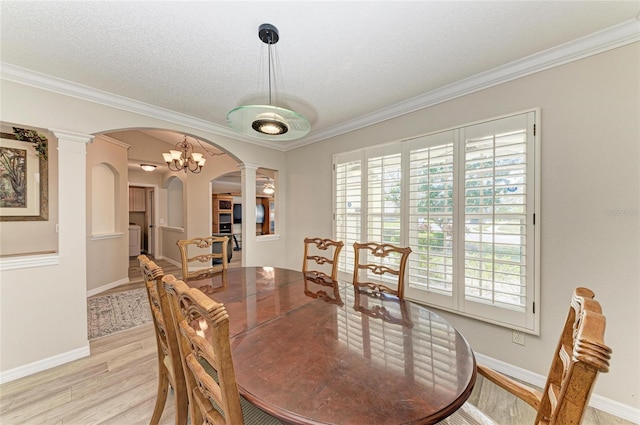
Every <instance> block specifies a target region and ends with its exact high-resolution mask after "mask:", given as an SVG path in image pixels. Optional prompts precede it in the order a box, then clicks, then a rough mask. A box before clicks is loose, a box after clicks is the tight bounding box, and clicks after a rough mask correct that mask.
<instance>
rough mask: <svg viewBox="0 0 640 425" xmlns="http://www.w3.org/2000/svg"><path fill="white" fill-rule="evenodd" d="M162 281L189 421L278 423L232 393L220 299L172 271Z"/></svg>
mask: <svg viewBox="0 0 640 425" xmlns="http://www.w3.org/2000/svg"><path fill="white" fill-rule="evenodd" d="M163 283H164V287H165V290H166V293H167V295H168V298H169V300H170V305H171V311H172V318H173V320H174V324H175V326H176V330H177V331H178V341H179V348H180V353H181V360H182V365H183V369H184V371H185V378H186V379H185V380H186V384H187V392H188V394H189V414H190V417H191V423H192V424H221V425H222V424H226V425H242V424H264V425H270V424H281V422H280V421H279V420H278V419H276V418H274V417H273V416H270V415H269V414H267V413H265V412H264V411H262V410H260V409H258V408H257V407H255V406H254V405H252V404H251V403H249V402H248V401H247V400H246V399H245V398H244V397H242V396H240V394H239V393H238V386H237V384H236V377H235V369H234V367H233V359H232V357H231V346H230V341H229V315H228V314H227V311H226V309H225V306H224V304H221V303H218V302H216V301H214V300H213V299H211V298H209V297H208V296H207V295H205V294H204V293H202V292H201V291H200V290H198V289H196V288H190V287H188V286H187V284H186V283H184V282H183V281H181V280H177V279H176V278H175V277H174V276H171V275H168V276H165V277H164V279H163Z"/></svg>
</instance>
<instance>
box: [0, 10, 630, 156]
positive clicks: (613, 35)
mask: <svg viewBox="0 0 640 425" xmlns="http://www.w3.org/2000/svg"><path fill="white" fill-rule="evenodd" d="M638 41H640V22H639V21H638V19H632V20H629V21H626V22H623V23H622V24H620V25H616V26H614V27H611V28H607V29H604V30H602V31H598V32H596V33H593V34H590V35H587V36H585V37H582V38H579V39H577V40H574V41H571V42H568V43H565V44H562V45H559V46H556V47H553V48H551V49H548V50H545V51H543V52H539V53H535V54H533V55H530V56H527V57H525V58H522V59H519V60H517V61H514V62H511V63H508V64H505V65H502V66H500V67H497V68H494V69H492V70H489V71H486V72H483V73H480V74H477V75H474V76H472V77H469V78H466V79H463V80H460V81H458V82H455V83H452V84H449V85H446V86H443V87H440V88H438V89H435V90H432V91H430V92H427V93H424V94H422V95H419V96H416V97H413V98H411V99H407V100H405V101H403V102H399V103H396V104H394V105H391V106H389V107H386V108H383V109H379V110H377V111H374V112H372V113H369V114H366V115H363V116H361V117H359V118H356V119H353V120H350V121H347V122H344V123H342V124H339V125H336V126H333V127H330V128H328V129H326V130H323V131H320V132H317V133H315V134H312V135H310V136H308V137H304V138H302V139H300V140H295V141H290V142H286V143H276V142H272V141H269V140H256V139H252V138H250V137H245V136H242V135H240V134H238V133H237V132H235V131H233V130H232V129H230V128H227V127H224V126H220V125H217V124H213V123H211V122H209V121H205V120H202V119H199V118H194V117H192V116H189V115H185V114H181V113H178V112H174V111H170V110H168V109H164V108H160V107H157V106H153V105H150V104H147V103H144V102H139V101H136V100H133V99H129V98H126V97H124V96H119V95H115V94H113V93H109V92H105V91H102V90H97V89H93V88H91V87H88V86H84V85H81V84H77V83H73V82H71V81H68V80H63V79H61V78H57V77H53V76H50V75H46V74H42V73H39V72H35V71H31V70H28V69H25V68H21V67H18V66H15V65H12V64H8V63H0V78H1V79H3V80H7V81H13V82H16V83H20V84H24V85H28V86H32V87H36V88H39V89H42V90H47V91H51V92H54V93H59V94H63V95H66V96H71V97H75V98H78V99H82V100H87V101H90V102H94V103H98V104H101V105H105V106H109V107H113V108H116V109H121V110H124V111H129V112H133V113H137V114H141V115H144V116H148V117H151V118H156V119H160V120H163V121H167V122H172V123H175V124H178V125H183V126H187V127H191V128H195V129H198V130H202V131H207V132H211V133H214V134H217V135H219V136H223V137H228V138H230V139H235V140H240V141H243V142H246V143H252V144H255V145H259V146H263V147H268V148H271V149H274V150H278V151H281V152H286V151H288V150H291V149H295V148H299V147H302V146H305V145H308V144H311V143H316V142H319V141H322V140H325V139H328V138H331V137H335V136H339V135H341V134H345V133H348V132H351V131H355V130H358V129H361V128H364V127H368V126H371V125H374V124H378V123H380V122H383V121H387V120H390V119H393V118H397V117H399V116H402V115H406V114H409V113H412V112H415V111H418V110H421V109H424V108H428V107H430V106H434V105H437V104H439V103H443V102H446V101H449V100H452V99H456V98H458V97H461V96H465V95H468V94H471V93H474V92H477V91H480V90H483V89H486V88H489V87H493V86H496V85H498V84H502V83H506V82H508V81H512V80H515V79H518V78H522V77H525V76H527V75H531V74H534V73H536V72H540V71H544V70H547V69H550V68H554V67H557V66H560V65H564V64H567V63H569V62H573V61H576V60H580V59H583V58H586V57H589V56H593V55H596V54H599V53H602V52H605V51H608V50H611V49H615V48H618V47H622V46H625V45H627V44H631V43H635V42H638Z"/></svg>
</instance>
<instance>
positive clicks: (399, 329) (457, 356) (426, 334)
mask: <svg viewBox="0 0 640 425" xmlns="http://www.w3.org/2000/svg"><path fill="white" fill-rule="evenodd" d="M218 279H219V278H218ZM188 283H189V285H190V286H194V287H199V288H201V289H202V290H203V292H205V293H208V294H209V296H210V297H212V298H214V299H215V300H216V301H218V302H223V303H224V304H225V306H226V308H227V311H228V312H229V318H230V333H231V347H232V352H233V361H234V366H235V371H236V379H237V382H238V387H239V390H240V393H241V394H242V395H243V396H244V397H245V398H247V400H249V401H250V402H251V403H253V404H255V405H256V406H258V407H260V408H261V409H263V410H265V411H267V412H269V413H270V414H272V415H273V416H276V417H278V418H280V419H282V420H283V421H285V422H287V423H293V424H339V425H350V424H353V425H364V424H366V425H374V424H381V425H382V424H384V425H391V424H433V423H437V422H438V421H440V420H442V419H444V418H446V417H447V416H449V415H450V414H452V413H453V412H454V411H455V410H457V409H458V408H459V407H460V406H462V404H463V403H464V402H465V401H466V399H467V398H468V397H469V395H470V394H471V390H472V389H473V385H474V383H475V379H476V367H475V366H476V365H475V358H474V355H473V351H472V350H471V347H470V346H469V344H468V343H467V341H466V340H465V339H464V337H463V336H462V335H460V333H459V332H458V331H457V330H456V329H455V328H454V327H453V326H452V325H451V324H450V323H448V322H447V321H446V320H445V319H443V318H442V317H440V316H439V315H437V314H436V313H434V312H432V311H430V310H429V309H428V308H426V307H424V306H421V305H419V304H416V303H413V302H410V301H406V300H404V301H400V300H398V299H397V298H395V297H392V296H390V297H384V296H379V295H373V294H370V293H360V292H358V291H356V292H354V288H353V285H351V284H339V285H338V286H337V287H336V288H332V287H326V286H319V285H316V284H314V283H311V282H306V281H305V279H304V276H303V274H302V272H300V271H293V270H286V269H278V268H271V267H243V268H237V269H236V268H234V269H229V270H228V272H227V284H226V285H223V286H221V285H220V282H219V280H218V281H217V280H216V277H214V278H212V279H210V280H204V281H190V282H188Z"/></svg>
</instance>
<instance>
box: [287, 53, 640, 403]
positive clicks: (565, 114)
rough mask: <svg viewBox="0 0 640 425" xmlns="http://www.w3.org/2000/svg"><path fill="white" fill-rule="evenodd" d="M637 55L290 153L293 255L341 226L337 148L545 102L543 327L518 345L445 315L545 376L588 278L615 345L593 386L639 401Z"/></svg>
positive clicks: (531, 80) (489, 92)
mask: <svg viewBox="0 0 640 425" xmlns="http://www.w3.org/2000/svg"><path fill="white" fill-rule="evenodd" d="M639 64H640V44H639V43H635V44H633V45H629V46H626V47H622V48H618V49H615V50H612V51H609V52H607V53H602V54H599V55H596V56H593V57H590V58H587V59H583V60H580V61H577V62H573V63H570V64H567V65H564V66H561V67H558V68H554V69H550V70H547V71H544V72H539V73H537V74H534V75H531V76H528V77H526V78H521V79H518V80H515V81H512V82H509V83H505V84H501V85H499V86H496V87H493V88H490V89H486V90H482V91H480V92H477V93H475V94H472V95H468V96H464V97H461V98H458V99H455V100H452V101H449V102H446V103H443V104H439V105H436V106H433V107H431V108H428V109H424V110H421V111H418V112H415V113H412V114H410V115H406V116H403V117H400V118H396V119H393V120H389V121H386V122H383V123H381V124H378V125H376V126H372V127H369V128H365V129H362V130H360V131H356V132H353V133H348V134H345V135H342V136H339V137H335V138H333V139H331V140H328V141H325V142H323V143H320V144H313V145H309V146H305V147H302V148H299V149H296V150H293V151H290V152H288V153H287V172H288V179H287V182H288V183H289V190H288V193H289V200H288V202H287V204H286V208H287V211H288V217H287V221H286V224H287V228H288V229H289V235H288V239H287V248H288V249H287V251H288V252H289V253H290V254H291V255H289V256H288V257H287V258H288V259H289V261H288V262H287V265H288V266H289V267H290V268H298V267H299V265H300V264H301V262H302V240H303V238H304V237H305V236H331V234H332V222H331V212H332V211H331V208H332V189H331V185H332V174H331V160H332V155H333V154H335V153H339V152H346V151H351V150H354V149H358V148H362V147H364V146H372V145H376V144H380V143H385V142H390V141H394V140H401V139H403V138H408V137H411V136H415V135H419V134H424V133H428V132H432V131H436V130H440V129H445V128H448V127H452V126H456V125H460V124H465V123H470V122H474V121H477V120H483V119H486V118H491V117H495V116H500V115H502V114H506V113H510V112H514V111H520V110H524V109H528V108H531V107H538V106H539V107H541V108H542V112H541V115H542V122H541V126H542V128H541V131H542V133H541V134H542V136H541V140H542V217H541V220H540V225H541V226H542V240H541V244H542V260H541V264H542V274H541V296H542V299H541V303H540V305H539V308H540V310H539V311H540V314H541V334H540V336H539V337H536V336H530V335H527V336H526V346H524V347H521V346H519V345H516V344H513V343H512V342H511V331H510V330H507V329H505V328H501V327H498V326H494V325H490V324H485V323H483V322H479V321H475V320H471V319H467V318H464V317H461V316H458V315H454V314H449V313H443V315H444V316H445V317H446V318H447V319H448V320H450V321H451V322H452V323H454V325H455V326H456V327H457V328H458V329H459V330H460V331H461V332H462V333H463V334H464V335H465V337H467V339H468V340H469V342H470V343H471V345H472V346H473V348H474V350H476V351H477V352H479V353H482V354H485V355H487V356H490V357H492V358H495V359H499V360H502V361H505V362H507V363H510V364H512V365H515V366H518V367H521V368H523V369H526V370H528V371H531V372H534V373H537V374H540V375H546V374H547V372H548V367H549V364H550V356H551V355H552V353H553V351H554V349H555V346H556V343H557V338H558V336H559V331H560V329H561V326H562V325H563V323H564V320H565V317H566V314H567V310H568V302H569V299H570V296H571V293H572V290H573V289H574V288H575V287H577V286H586V287H589V288H591V289H593V290H594V291H595V293H596V297H597V299H598V300H599V301H600V302H601V303H602V305H603V309H604V312H605V315H606V316H607V332H606V338H605V340H606V342H607V343H608V344H609V345H610V346H611V347H612V348H613V358H612V362H611V371H610V372H609V373H608V374H603V375H601V377H600V378H599V381H598V383H597V386H596V388H595V393H596V394H599V395H602V396H604V397H607V398H609V399H612V400H614V401H616V402H619V403H623V404H625V405H627V406H633V407H635V408H636V409H637V408H639V407H640V400H639V399H640V361H638V359H640V346H639V344H640V343H639V341H640V269H639V267H640V266H639V264H640V212H639V211H640V210H639V207H640V156H639V148H640V122H639V121H640V105H639V104H640V66H639ZM308 158H313V173H309V171H308V170H309V165H310V163H309V160H308ZM345 249H353V248H352V247H345Z"/></svg>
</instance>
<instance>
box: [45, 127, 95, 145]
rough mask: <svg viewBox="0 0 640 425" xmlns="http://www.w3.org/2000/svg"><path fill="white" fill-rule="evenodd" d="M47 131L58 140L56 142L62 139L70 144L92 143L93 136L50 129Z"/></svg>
mask: <svg viewBox="0 0 640 425" xmlns="http://www.w3.org/2000/svg"><path fill="white" fill-rule="evenodd" d="M49 131H51V132H52V133H53V134H54V135H55V136H56V137H57V138H58V140H60V139H62V140H67V141H70V142H78V143H84V144H89V143H92V142H93V135H91V134H84V133H78V132H75V131H69V130H60V129H57V128H50V129H49Z"/></svg>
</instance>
